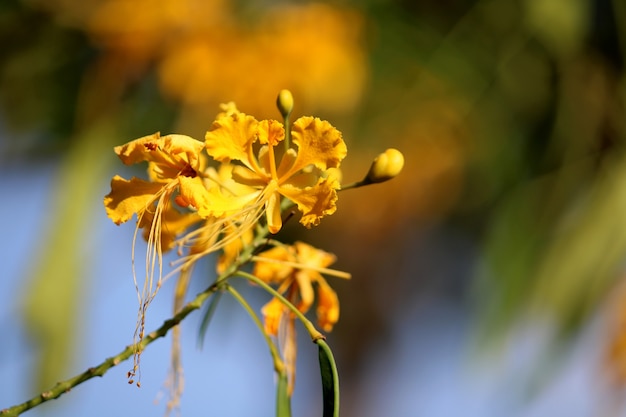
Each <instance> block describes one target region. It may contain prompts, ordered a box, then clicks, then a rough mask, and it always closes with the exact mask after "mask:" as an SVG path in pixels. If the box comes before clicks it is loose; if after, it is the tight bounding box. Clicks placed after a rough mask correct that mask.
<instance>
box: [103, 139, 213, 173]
mask: <svg viewBox="0 0 626 417" xmlns="http://www.w3.org/2000/svg"><path fill="white" fill-rule="evenodd" d="M204 146H205V145H204V143H203V142H201V141H198V140H196V139H194V138H192V137H189V136H185V135H167V136H161V135H160V133H155V134H153V135H148V136H144V137H142V138H139V139H135V140H133V141H131V142H128V143H126V144H124V145H121V146H116V147H115V148H113V149H114V151H115V153H116V154H117V155H118V156H119V157H120V159H121V160H122V162H124V164H126V165H131V164H135V163H138V162H143V161H149V162H152V163H154V165H151V170H150V171H154V175H155V176H157V177H160V178H174V177H176V176H178V175H185V176H195V175H196V173H197V171H198V170H199V169H201V158H202V156H201V153H202V151H203V149H204Z"/></svg>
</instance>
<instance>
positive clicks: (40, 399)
mask: <svg viewBox="0 0 626 417" xmlns="http://www.w3.org/2000/svg"><path fill="white" fill-rule="evenodd" d="M219 289H220V286H219V285H216V284H214V285H211V286H210V287H209V288H207V289H206V290H204V291H203V292H201V293H199V294H198V295H196V297H195V298H194V299H193V300H191V301H190V302H189V303H187V304H185V306H184V307H183V308H182V309H181V310H180V311H179V312H178V313H176V314H175V315H174V316H172V317H171V318H170V319H168V320H165V321H164V322H163V324H162V325H161V327H159V328H158V329H156V330H155V331H153V332H151V333H149V334H148V335H147V336H146V337H144V338H143V339H142V340H141V341H140V342H139V343H138V346H137V347H136V346H134V345H129V346H127V347H126V349H124V350H123V351H121V352H120V353H118V354H117V355H115V356H113V357H110V358H108V359H106V360H104V361H103V362H102V363H100V364H99V365H96V366H94V367H91V368H89V369H87V370H86V371H85V372H83V373H81V374H79V375H76V376H74V377H72V378H69V379H67V380H65V381H60V382H57V383H56V385H54V386H53V387H52V388H50V389H49V390H48V391H44V392H42V393H41V394H39V395H37V396H36V397H33V398H31V399H30V400H28V401H26V402H24V403H22V404H18V405H14V406H12V407H9V408H6V409H4V410H0V416H3V417H5V416H18V415H20V414H21V413H23V412H24V411H27V410H30V409H31V408H34V407H36V406H38V405H40V404H42V403H44V402H46V401H50V400H54V399H56V398H58V397H60V396H61V395H63V394H65V393H66V392H69V391H70V390H71V389H72V388H74V387H76V386H77V385H79V384H82V383H83V382H85V381H88V380H90V379H91V378H94V377H96V376H103V375H104V374H105V373H106V372H107V371H108V370H109V369H111V368H113V367H114V366H117V365H119V364H120V363H121V362H123V361H125V360H126V359H128V358H130V357H131V356H132V355H133V354H134V353H135V352H136V351H137V348H139V350H143V349H144V348H145V347H146V346H148V345H149V344H151V343H152V342H154V341H155V340H157V339H159V338H161V337H163V336H165V335H166V334H167V333H168V332H169V330H170V329H172V328H173V327H175V326H176V325H178V324H179V323H180V322H181V321H183V320H184V319H185V317H187V316H188V315H189V313H191V312H192V311H194V310H198V309H199V308H200V307H202V304H203V303H204V302H205V301H206V300H207V298H209V296H210V295H211V294H212V293H214V292H215V291H217V290H219Z"/></svg>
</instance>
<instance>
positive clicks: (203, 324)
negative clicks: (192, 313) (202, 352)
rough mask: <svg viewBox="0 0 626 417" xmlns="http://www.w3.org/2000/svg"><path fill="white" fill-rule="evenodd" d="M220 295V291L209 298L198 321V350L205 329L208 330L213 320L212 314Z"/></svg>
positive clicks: (204, 334) (202, 340) (202, 341)
mask: <svg viewBox="0 0 626 417" xmlns="http://www.w3.org/2000/svg"><path fill="white" fill-rule="evenodd" d="M222 294H223V293H222V292H221V291H218V292H216V293H215V294H213V296H212V297H211V301H210V302H209V303H208V305H207V308H206V310H205V312H204V315H203V316H202V320H201V321H200V330H199V331H198V345H199V347H200V348H202V344H203V343H204V338H205V336H206V332H207V329H208V328H209V323H210V322H211V319H212V318H213V314H214V313H215V309H216V308H217V303H218V302H219V301H220V299H221V298H222Z"/></svg>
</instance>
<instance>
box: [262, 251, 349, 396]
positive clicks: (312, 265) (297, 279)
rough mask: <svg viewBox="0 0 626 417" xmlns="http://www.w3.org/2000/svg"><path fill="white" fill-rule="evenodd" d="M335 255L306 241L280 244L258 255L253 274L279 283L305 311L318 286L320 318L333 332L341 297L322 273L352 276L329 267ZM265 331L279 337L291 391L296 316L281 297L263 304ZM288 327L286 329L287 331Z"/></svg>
mask: <svg viewBox="0 0 626 417" xmlns="http://www.w3.org/2000/svg"><path fill="white" fill-rule="evenodd" d="M335 259H336V258H335V255H333V254H331V253H328V252H324V251H322V250H320V249H316V248H314V247H313V246H311V245H308V244H306V243H303V242H296V243H294V244H293V246H276V247H274V248H272V249H270V250H267V251H265V252H262V253H260V254H259V255H258V256H257V257H255V258H254V260H255V262H256V263H255V266H254V271H253V274H254V275H255V276H257V277H258V278H259V279H261V280H263V281H265V282H266V283H268V284H276V285H278V289H277V291H278V292H279V293H280V294H283V295H284V296H285V298H287V300H289V301H290V302H291V303H292V304H294V306H296V307H297V308H298V310H300V311H301V312H302V313H306V312H307V311H308V310H309V309H310V308H311V306H312V305H313V302H314V299H315V289H317V311H316V313H317V319H318V323H319V326H320V327H321V328H322V329H323V330H324V331H327V332H329V331H331V330H332V328H333V326H334V325H335V323H336V322H337V320H338V319H339V298H338V297H337V294H336V293H335V291H334V290H333V289H332V288H331V287H330V285H328V283H327V282H326V280H325V279H324V277H323V276H322V273H325V274H329V275H334V276H337V277H341V278H350V275H349V274H346V273H345V272H340V271H335V270H331V269H328V268H327V267H328V266H329V265H331V264H332V263H333V262H335ZM261 312H262V313H263V318H264V323H265V332H266V333H267V334H269V335H271V336H278V338H279V340H281V341H282V344H281V350H282V352H283V356H284V359H285V365H286V367H287V372H288V374H289V381H290V382H289V392H290V393H291V392H292V390H293V384H294V382H295V364H296V336H295V327H294V320H295V318H294V315H293V313H291V312H290V310H289V309H288V308H287V307H286V306H285V305H284V304H283V303H282V302H281V301H280V300H279V299H277V298H273V299H272V300H270V301H269V302H268V303H267V304H265V306H263V308H262V310H261ZM283 329H284V330H283Z"/></svg>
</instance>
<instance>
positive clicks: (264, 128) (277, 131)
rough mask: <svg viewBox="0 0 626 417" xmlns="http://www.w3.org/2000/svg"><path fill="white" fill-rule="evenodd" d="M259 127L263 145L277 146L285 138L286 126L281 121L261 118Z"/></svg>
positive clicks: (260, 140) (260, 139) (260, 141)
mask: <svg viewBox="0 0 626 417" xmlns="http://www.w3.org/2000/svg"><path fill="white" fill-rule="evenodd" d="M258 128H259V143H260V144H261V145H269V146H276V145H278V143H279V142H281V141H282V140H283V139H285V128H284V127H283V124H282V123H280V122H279V121H276V120H261V121H260V122H259V127H258Z"/></svg>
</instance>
